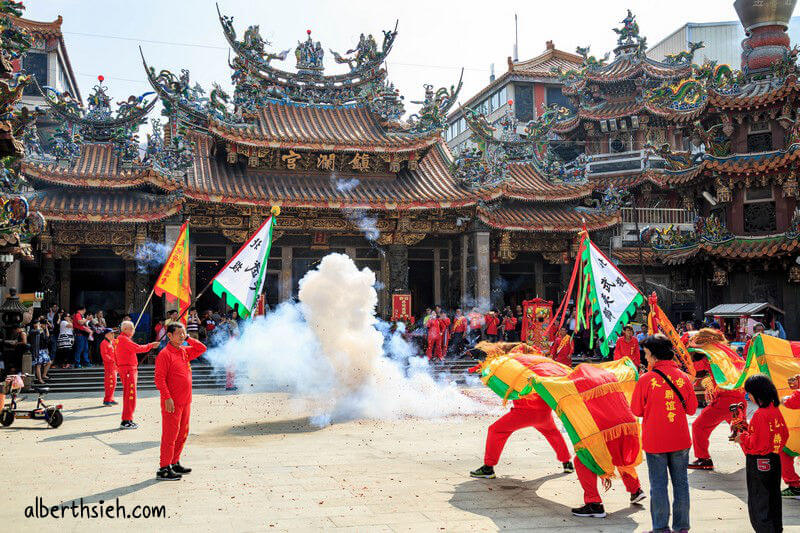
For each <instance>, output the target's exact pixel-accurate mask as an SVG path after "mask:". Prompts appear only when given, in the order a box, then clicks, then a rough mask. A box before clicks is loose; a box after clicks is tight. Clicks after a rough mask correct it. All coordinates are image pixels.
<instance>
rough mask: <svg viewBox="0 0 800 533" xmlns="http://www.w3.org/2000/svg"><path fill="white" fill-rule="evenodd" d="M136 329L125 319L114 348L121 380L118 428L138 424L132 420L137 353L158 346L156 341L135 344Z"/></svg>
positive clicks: (137, 375)
mask: <svg viewBox="0 0 800 533" xmlns="http://www.w3.org/2000/svg"><path fill="white" fill-rule="evenodd" d="M135 330H136V328H135V326H134V325H133V322H131V321H129V320H126V321H125V322H123V323H122V324H121V325H120V333H119V338H117V347H116V350H115V354H116V358H117V369H118V371H119V377H120V379H121V380H122V423H120V425H119V428H120V429H136V428H138V427H139V426H138V425H137V424H136V423H134V421H133V412H134V411H135V410H136V381H137V379H138V377H139V358H138V357H136V355H137V354H140V353H144V352H148V351H150V350H152V349H153V348H156V347H158V343H157V342H151V343H150V344H136V343H135V342H133V338H132V337H133V333H134V331H135Z"/></svg>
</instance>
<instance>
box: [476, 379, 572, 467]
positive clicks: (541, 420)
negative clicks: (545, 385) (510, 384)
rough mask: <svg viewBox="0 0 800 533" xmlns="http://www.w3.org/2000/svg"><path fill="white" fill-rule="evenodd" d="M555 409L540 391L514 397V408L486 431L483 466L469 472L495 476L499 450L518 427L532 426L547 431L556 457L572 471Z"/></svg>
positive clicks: (542, 432) (542, 431)
mask: <svg viewBox="0 0 800 533" xmlns="http://www.w3.org/2000/svg"><path fill="white" fill-rule="evenodd" d="M552 413H553V410H552V409H550V406H548V405H547V404H546V403H545V401H544V400H542V398H541V397H540V396H539V395H538V394H531V395H530V396H526V397H525V398H521V399H519V400H514V405H513V407H511V410H510V411H509V412H508V413H506V414H505V415H503V416H502V417H501V418H500V419H499V420H498V421H497V422H495V423H494V424H492V425H491V426H489V432H488V433H487V435H486V452H485V454H484V457H483V466H482V467H480V468H478V469H477V470H473V471H472V472H470V473H469V475H470V476H472V477H479V478H487V479H494V477H495V473H494V467H495V465H496V464H497V463H498V461H499V460H500V454H501V453H503V448H504V447H505V445H506V441H507V440H508V438H509V437H510V436H511V434H512V433H514V432H515V431H517V430H518V429H522V428H527V427H532V428H535V429H536V430H537V431H538V432H539V433H541V434H542V435H544V438H545V439H547V442H548V443H549V444H550V447H551V448H553V450H555V452H556V459H558V460H559V461H560V462H561V466H562V467H563V468H564V473H567V474H568V473H570V472H573V471H574V470H575V469H574V467H573V466H572V463H571V462H570V460H569V458H570V455H569V449H568V448H567V444H566V442H564V437H563V436H562V435H561V432H560V431H559V430H558V427H556V423H555V421H554V420H553V414H552Z"/></svg>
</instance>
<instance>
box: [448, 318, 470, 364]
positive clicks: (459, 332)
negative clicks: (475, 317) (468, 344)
mask: <svg viewBox="0 0 800 533" xmlns="http://www.w3.org/2000/svg"><path fill="white" fill-rule="evenodd" d="M452 330H453V341H452V342H451V343H450V348H451V351H453V352H454V353H455V354H456V356H460V355H461V351H462V350H463V348H464V337H465V336H466V334H467V317H465V316H464V315H463V314H461V309H456V316H455V317H453V327H452Z"/></svg>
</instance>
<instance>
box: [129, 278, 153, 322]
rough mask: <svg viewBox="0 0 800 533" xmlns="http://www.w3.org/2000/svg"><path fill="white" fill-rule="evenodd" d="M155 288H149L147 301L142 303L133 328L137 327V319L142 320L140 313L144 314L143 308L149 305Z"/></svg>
mask: <svg viewBox="0 0 800 533" xmlns="http://www.w3.org/2000/svg"><path fill="white" fill-rule="evenodd" d="M155 290H156V288H155V287H153V288H152V289H150V295H149V296H148V297H147V301H146V302H145V303H144V306H143V307H142V310H141V311H139V316H138V317H136V324H134V325H133V329H136V328H137V327H139V321H140V320H142V315H143V314H144V310H145V309H147V306H148V305H150V300H151V299H152V298H153V292H155Z"/></svg>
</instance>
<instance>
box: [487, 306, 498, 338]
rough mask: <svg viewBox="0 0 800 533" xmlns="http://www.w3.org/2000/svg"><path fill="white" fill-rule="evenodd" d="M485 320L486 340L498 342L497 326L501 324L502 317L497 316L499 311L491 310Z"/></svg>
mask: <svg viewBox="0 0 800 533" xmlns="http://www.w3.org/2000/svg"><path fill="white" fill-rule="evenodd" d="M483 321H484V323H485V324H486V340H488V341H489V342H497V341H498V338H497V326H499V325H500V319H499V318H497V311H495V310H492V311H489V312H488V313H487V314H486V316H485V317H484V319H483Z"/></svg>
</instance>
